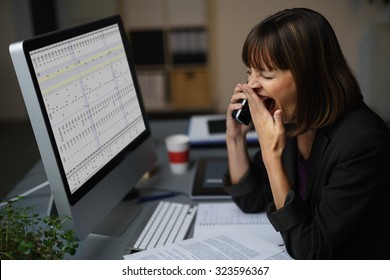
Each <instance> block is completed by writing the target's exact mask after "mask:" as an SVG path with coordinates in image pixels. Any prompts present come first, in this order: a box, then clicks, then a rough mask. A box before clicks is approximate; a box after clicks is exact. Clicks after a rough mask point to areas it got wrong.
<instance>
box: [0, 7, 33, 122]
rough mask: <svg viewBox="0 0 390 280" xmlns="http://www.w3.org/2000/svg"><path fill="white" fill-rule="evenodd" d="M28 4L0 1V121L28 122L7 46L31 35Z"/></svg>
mask: <svg viewBox="0 0 390 280" xmlns="http://www.w3.org/2000/svg"><path fill="white" fill-rule="evenodd" d="M28 2H29V1H27V0H1V1H0V120H15V119H25V118H27V113H26V110H25V107H24V103H23V99H22V95H21V93H20V90H19V86H18V82H17V80H16V76H15V72H14V70H13V66H12V62H11V58H10V55H9V51H8V46H9V44H10V43H11V42H15V41H17V40H21V39H24V38H28V37H30V36H31V35H32V27H31V21H30V16H29V5H28Z"/></svg>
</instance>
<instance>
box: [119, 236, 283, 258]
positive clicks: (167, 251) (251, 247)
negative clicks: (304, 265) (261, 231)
mask: <svg viewBox="0 0 390 280" xmlns="http://www.w3.org/2000/svg"><path fill="white" fill-rule="evenodd" d="M124 259H125V260H263V259H291V257H290V256H289V255H288V254H287V253H286V252H285V251H284V247H283V246H277V245H274V244H272V243H270V242H267V241H264V240H262V239H260V238H258V237H256V236H253V235H250V234H247V233H245V232H238V231H236V232H229V233H224V234H216V235H212V236H208V237H204V238H191V239H187V240H184V241H180V242H177V243H174V244H170V245H166V246H162V247H158V248H154V249H150V250H145V251H141V252H138V253H134V254H131V255H125V256H124Z"/></svg>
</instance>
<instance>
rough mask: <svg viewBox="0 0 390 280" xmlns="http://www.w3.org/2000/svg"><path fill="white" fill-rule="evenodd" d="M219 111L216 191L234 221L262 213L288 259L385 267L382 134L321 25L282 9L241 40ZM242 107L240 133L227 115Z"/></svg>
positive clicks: (387, 223)
mask: <svg viewBox="0 0 390 280" xmlns="http://www.w3.org/2000/svg"><path fill="white" fill-rule="evenodd" d="M242 59H243V61H244V63H245V65H246V66H247V67H248V82H247V83H246V84H238V85H237V86H236V88H235V90H234V94H233V96H232V99H231V104H230V105H229V107H228V111H227V116H228V118H227V124H226V125H227V131H226V141H227V149H228V157H229V174H228V176H227V178H226V185H227V186H226V191H227V192H229V193H230V194H231V195H232V197H233V200H234V201H235V202H236V204H237V205H238V206H239V207H240V208H241V209H242V210H243V211H244V212H258V211H263V210H265V209H266V210H267V214H268V217H269V220H270V222H271V224H272V225H273V226H274V228H275V229H276V230H277V231H279V232H280V233H281V235H282V237H283V239H284V242H285V245H286V248H287V250H288V252H289V254H290V255H291V256H292V257H293V258H296V259H383V258H384V259H390V255H389V254H390V250H389V249H390V246H389V244H390V242H389V238H390V219H389V217H390V207H389V206H387V205H386V204H387V201H388V200H389V199H390V179H389V178H390V132H389V129H388V127H387V126H386V124H385V123H384V122H383V121H382V120H381V119H380V118H379V117H378V116H377V115H376V114H375V113H374V112H373V111H371V110H370V109H369V108H368V107H367V106H366V105H365V103H364V102H363V97H362V94H361V91H360V88H359V85H358V83H357V81H356V79H355V77H354V76H353V74H352V72H351V70H350V69H349V67H348V65H347V63H346V61H345V58H344V56H343V54H342V51H341V49H340V46H339V44H338V41H337V38H336V36H335V33H334V31H333V29H332V27H331V26H330V24H329V23H328V21H327V20H326V19H325V18H324V17H323V16H322V15H321V14H319V13H317V12H315V11H312V10H309V9H303V8H300V9H298V8H297V9H289V10H284V11H281V12H278V13H276V14H275V15H272V16H270V17H268V18H267V19H265V20H264V21H262V22H260V23H259V24H258V25H257V26H255V27H254V28H253V30H252V31H251V32H250V33H249V35H248V37H247V39H246V41H245V43H244V47H243V52H242ZM242 99H247V100H248V103H249V108H250V114H251V116H252V124H253V125H254V128H255V130H256V133H257V136H258V140H259V146H260V151H259V152H258V153H257V154H256V155H255V156H254V158H253V159H252V160H250V159H249V156H248V152H247V147H246V134H247V132H248V130H249V129H250V127H249V126H245V125H242V124H239V123H238V122H237V121H236V120H234V119H233V117H232V113H233V111H234V110H238V109H240V108H241V107H242V105H241V103H240V102H239V101H240V100H242Z"/></svg>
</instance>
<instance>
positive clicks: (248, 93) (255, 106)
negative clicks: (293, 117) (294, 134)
mask: <svg viewBox="0 0 390 280" xmlns="http://www.w3.org/2000/svg"><path fill="white" fill-rule="evenodd" d="M237 87H238V90H239V91H240V92H242V93H243V94H244V95H245V98H246V99H247V100H248V104H249V110H250V113H251V116H252V123H253V125H254V126H255V129H256V133H257V137H258V139H259V143H260V147H261V152H262V157H263V160H264V163H265V164H267V163H268V162H270V161H273V160H278V159H280V158H281V156H282V152H283V150H284V148H285V145H286V132H285V127H284V123H283V112H282V110H276V111H275V112H273V114H271V113H270V112H269V111H268V109H267V107H266V106H265V104H264V101H263V100H262V99H261V98H260V97H259V96H258V95H257V94H256V93H255V92H254V91H253V90H252V88H251V87H249V86H248V85H246V84H239V85H238V86H237Z"/></svg>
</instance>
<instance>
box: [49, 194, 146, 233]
mask: <svg viewBox="0 0 390 280" xmlns="http://www.w3.org/2000/svg"><path fill="white" fill-rule="evenodd" d="M133 189H134V188H133ZM134 190H135V189H134ZM137 193H138V192H137V191H131V192H130V193H129V194H127V195H126V197H125V198H124V199H123V200H122V201H121V202H120V203H119V204H118V205H117V206H116V207H115V208H114V209H113V210H112V211H111V212H110V213H109V214H108V215H107V217H106V218H104V220H103V221H102V222H101V223H100V224H99V225H98V226H97V227H96V228H95V229H94V230H93V231H92V234H97V235H101V236H105V237H111V238H115V237H119V236H121V235H122V234H123V233H124V232H125V230H126V229H127V228H128V227H129V225H130V224H131V222H132V221H133V220H134V219H135V218H136V217H137V216H138V214H139V213H140V212H141V210H142V208H141V206H139V205H138V204H136V203H135V201H134V199H135V198H137ZM47 214H48V215H51V216H52V215H55V216H58V212H57V207H56V206H55V202H54V199H53V195H51V196H50V203H49V208H48V213H47Z"/></svg>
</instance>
